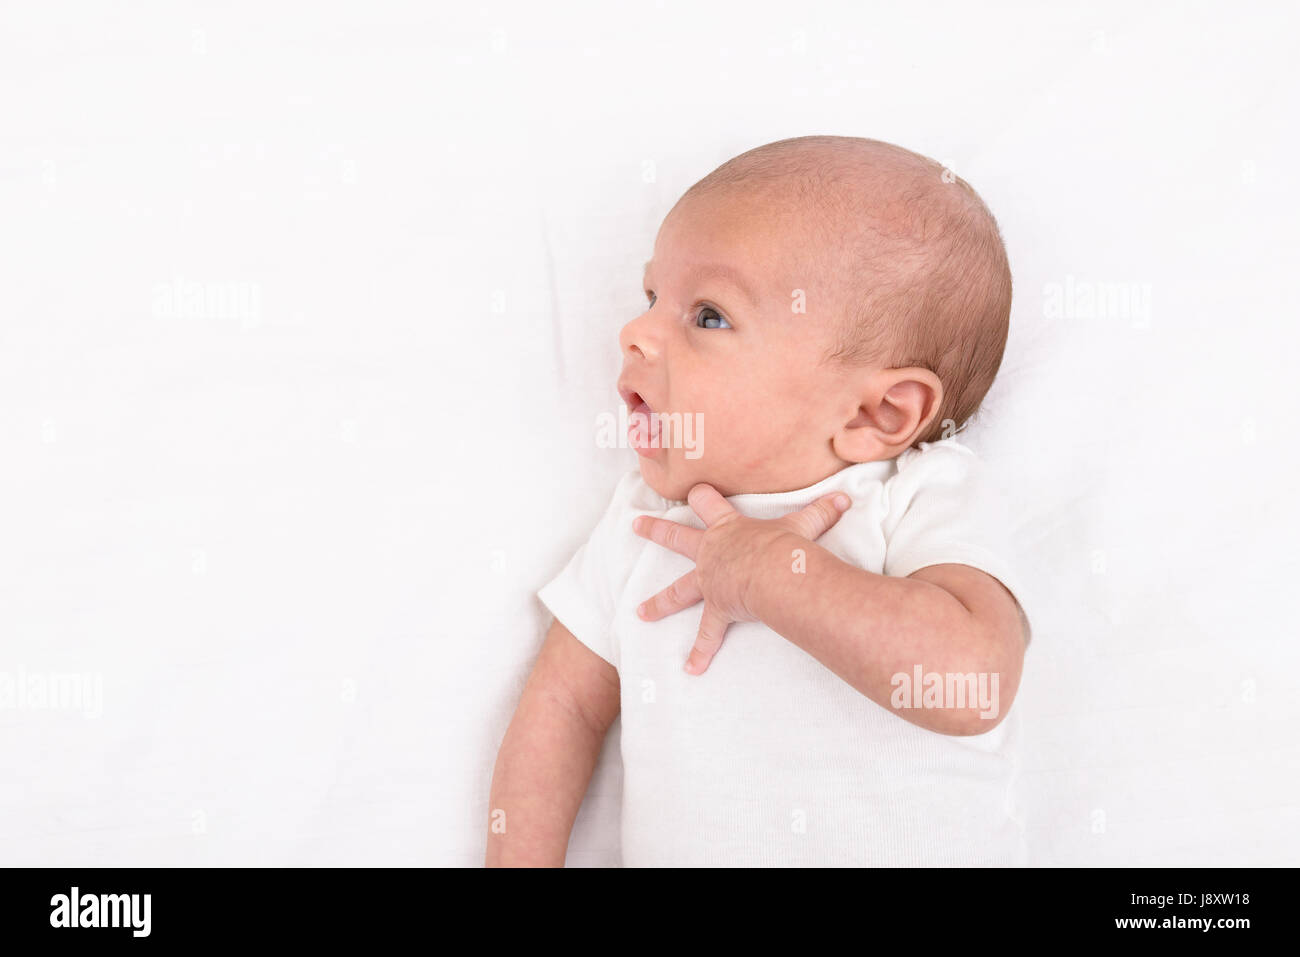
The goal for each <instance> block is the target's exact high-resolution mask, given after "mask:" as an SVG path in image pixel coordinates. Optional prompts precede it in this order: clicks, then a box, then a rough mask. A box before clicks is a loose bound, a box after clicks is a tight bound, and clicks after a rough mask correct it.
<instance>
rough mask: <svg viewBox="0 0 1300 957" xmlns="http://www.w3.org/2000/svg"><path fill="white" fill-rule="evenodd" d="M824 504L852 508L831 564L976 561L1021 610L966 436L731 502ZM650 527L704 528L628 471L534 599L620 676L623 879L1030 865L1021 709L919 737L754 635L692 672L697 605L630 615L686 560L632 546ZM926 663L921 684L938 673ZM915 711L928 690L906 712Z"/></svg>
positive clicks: (836, 535) (774, 511)
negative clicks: (777, 869)
mask: <svg viewBox="0 0 1300 957" xmlns="http://www.w3.org/2000/svg"><path fill="white" fill-rule="evenodd" d="M832 491H844V492H847V493H848V494H849V495H850V496H851V498H852V500H853V503H852V506H851V507H850V509H849V511H848V512H847V513H845V514H844V515H843V516H842V517H841V518H840V520H839V522H838V524H836V525H835V527H834V528H832V529H831V530H830V531H828V532H827V533H826V534H825V535H823V536H822V537H821V538H820V539H819V540H818V544H819V545H822V546H823V547H825V548H826V549H828V550H829V551H831V552H832V553H834V554H835V555H836V556H838V557H839V558H841V559H843V560H845V561H848V562H850V563H852V564H854V565H856V566H858V567H860V568H864V569H867V570H869V571H872V572H876V573H881V574H886V575H895V576H905V575H909V574H911V573H912V572H914V571H917V570H918V569H921V568H924V567H926V566H928V565H937V564H946V563H960V564H965V565H972V566H975V567H977V568H980V569H982V570H984V571H986V572H988V573H989V574H991V575H993V576H994V577H995V578H997V579H999V580H1000V581H1001V582H1002V583H1003V584H1004V585H1006V586H1007V588H1008V589H1009V590H1010V591H1011V592H1012V594H1014V595H1015V596H1016V598H1017V599H1018V600H1020V601H1021V605H1022V609H1023V608H1024V596H1023V595H1022V594H1021V592H1020V591H1019V590H1018V584H1017V582H1016V580H1015V578H1014V576H1013V574H1012V573H1011V571H1010V569H1009V568H1007V566H1006V565H1004V564H1003V561H1002V559H1001V557H1000V555H1001V554H1003V552H1002V551H1001V548H1002V546H1001V545H1000V543H999V537H1000V534H1001V529H1002V525H1001V523H1000V521H999V520H998V516H997V513H996V512H990V507H991V506H994V505H997V504H999V500H998V498H997V497H996V496H995V495H993V494H992V490H990V489H987V488H983V487H982V485H981V482H980V480H979V471H978V461H977V459H976V458H975V456H974V454H973V453H972V452H971V451H970V450H969V449H967V448H966V447H965V446H963V445H961V444H959V443H958V441H957V439H955V438H951V439H945V440H943V441H941V442H934V443H925V444H923V445H921V446H920V447H918V448H916V449H909V450H908V451H907V452H904V453H903V454H902V455H901V456H899V457H898V458H897V459H893V460H887V461H881V462H868V463H863V464H859V465H852V466H849V467H847V468H845V469H843V470H841V471H839V472H837V473H835V474H834V475H832V476H830V477H829V478H826V479H824V480H823V481H821V482H819V483H817V484H816V485H813V486H811V487H809V488H806V489H802V490H799V491H795V492H780V493H773V494H744V495H733V496H731V497H730V498H729V499H728V501H729V502H730V503H731V505H732V506H733V507H734V508H735V509H736V510H737V511H739V512H740V513H742V514H744V515H748V516H751V517H754V518H777V517H779V516H781V515H785V514H787V513H789V512H792V511H796V510H798V509H799V508H801V507H803V506H804V505H807V504H809V503H810V502H812V501H813V500H815V499H817V498H819V497H820V496H822V495H825V494H827V493H828V492H832ZM638 515H653V516H659V517H662V518H666V519H669V520H670V521H674V522H679V523H681V524H685V525H690V526H692V527H695V528H703V527H704V525H703V522H702V521H701V520H700V519H699V517H698V516H697V515H696V514H695V512H694V511H693V510H692V509H691V508H690V506H689V505H687V504H686V503H685V502H677V501H671V500H667V499H664V498H663V497H662V496H660V495H659V494H658V493H656V492H655V491H654V490H653V489H651V488H650V487H649V486H648V485H647V484H646V483H645V481H644V480H643V479H642V478H641V475H640V473H639V472H636V471H633V472H629V473H628V474H627V475H625V476H624V477H623V479H621V480H620V482H619V484H618V486H617V488H616V489H615V492H614V496H613V500H612V501H611V503H610V506H609V508H608V509H607V511H606V513H605V515H604V517H603V518H602V519H601V521H600V523H599V524H598V525H597V527H596V529H595V530H594V531H593V533H592V535H591V538H590V540H589V541H588V542H587V543H586V544H585V545H583V547H582V548H581V549H579V550H578V552H577V553H576V554H575V555H574V556H573V558H572V559H571V560H570V562H569V563H568V565H567V566H566V567H565V569H564V570H563V571H562V572H561V573H560V574H559V575H558V576H557V577H556V578H555V579H554V580H552V581H551V582H549V583H548V584H547V585H546V586H545V587H543V588H542V589H541V590H540V591H539V593H538V596H539V597H540V598H541V600H542V602H543V603H544V604H545V605H546V607H547V608H548V609H549V610H550V611H551V612H552V614H554V615H555V617H556V618H557V619H558V620H559V621H560V622H561V623H562V624H564V626H565V627H566V628H568V629H569V631H571V632H572V633H573V634H574V636H576V637H577V639H578V640H579V641H581V642H582V643H583V644H585V645H586V646H587V647H589V648H590V649H591V650H592V651H594V652H595V653H596V654H598V655H600V656H601V657H602V658H604V659H605V660H607V661H609V662H610V663H611V664H612V665H613V666H614V667H615V668H616V669H617V670H618V673H619V678H620V683H621V698H622V702H621V703H622V710H621V715H620V718H621V721H620V724H621V740H620V745H621V752H622V758H623V808H622V832H623V863H624V865H625V866H630V867H639V866H675V865H680V866H712V865H718V866H817V865H825V866H845V865H893V866H908V865H927V866H945V865H1019V864H1023V863H1024V861H1025V857H1024V854H1025V850H1024V835H1023V827H1022V824H1021V820H1020V816H1019V812H1018V809H1017V807H1016V805H1015V792H1014V784H1015V771H1016V741H1017V738H1018V734H1017V729H1018V715H1017V713H1016V711H1015V710H1014V709H1012V711H1011V712H1010V713H1009V714H1007V716H1006V717H1005V719H1004V720H1003V721H1002V722H1001V723H1000V724H998V725H997V726H996V727H994V728H993V729H992V730H991V731H988V732H986V733H984V734H980V735H972V736H965V737H961V736H949V735H943V734H939V733H937V732H934V731H927V730H925V729H923V728H920V727H918V726H916V725H915V724H912V723H910V722H908V721H905V720H903V719H902V718H900V717H898V715H897V714H895V713H893V712H892V711H891V710H889V709H887V708H884V707H882V706H881V705H878V704H876V703H875V702H873V701H871V700H870V699H869V698H867V697H865V696H864V695H862V694H861V693H860V692H858V691H855V690H854V689H853V688H852V687H851V686H850V685H849V684H848V683H847V682H845V681H844V680H843V679H841V678H840V677H839V676H837V675H836V674H834V673H833V672H832V671H830V670H829V669H828V668H826V667H825V666H824V665H822V664H821V663H820V662H818V661H817V660H816V659H814V658H813V657H812V656H811V655H809V654H807V653H806V652H804V651H802V650H801V649H800V648H798V647H797V646H795V645H794V644H792V643H791V642H789V641H787V640H786V639H785V638H782V637H781V636H780V635H778V634H777V633H776V632H774V631H772V630H771V629H770V628H768V627H767V626H766V625H763V624H762V623H760V622H746V623H741V624H733V625H731V627H730V628H729V629H728V631H727V635H726V639H725V641H724V642H723V645H722V648H721V649H720V650H719V652H718V654H717V656H716V657H715V658H714V660H713V662H712V664H711V665H710V667H709V670H708V671H706V672H705V673H704V674H703V675H698V676H693V675H689V674H687V673H686V672H685V671H684V670H683V669H682V665H683V663H684V662H685V660H686V657H687V655H688V653H689V652H690V649H691V646H692V645H693V644H694V642H695V637H696V632H697V630H698V628H699V624H700V616H701V612H702V610H703V605H702V604H699V605H696V606H694V607H692V608H689V609H687V610H685V611H681V612H678V613H677V614H675V615H671V616H669V617H668V618H665V619H663V620H661V621H657V622H645V621H642V620H641V619H640V618H638V617H637V614H636V607H637V605H638V604H639V603H640V602H642V601H644V600H645V599H647V598H649V597H650V596H652V595H654V594H655V593H656V592H658V591H659V590H660V589H662V588H664V587H666V586H667V585H669V584H670V583H672V582H673V581H674V580H675V579H676V578H678V577H679V576H681V575H682V574H684V573H686V572H688V571H690V569H691V568H692V567H693V563H692V562H691V560H690V559H688V558H685V557H684V556H682V555H678V554H677V553H675V552H672V551H670V550H668V549H666V548H664V547H662V546H660V545H656V544H654V543H652V542H649V541H647V540H646V539H643V538H641V537H639V536H638V535H636V533H634V532H633V531H632V520H633V519H634V518H635V517H636V516H638ZM916 665H917V666H919V668H918V670H917V672H916V675H915V677H919V676H920V674H921V673H922V672H931V671H932V670H933V669H931V668H930V667H929V665H928V663H926V662H924V661H922V662H917V663H916ZM909 677H914V676H909ZM920 698H921V691H920V689H919V688H917V689H916V691H915V695H914V696H913V697H912V698H910V699H907V700H911V701H912V702H913V704H916V703H917V702H919V701H920Z"/></svg>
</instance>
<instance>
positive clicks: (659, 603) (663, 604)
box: [636, 568, 704, 621]
mask: <svg viewBox="0 0 1300 957" xmlns="http://www.w3.org/2000/svg"><path fill="white" fill-rule="evenodd" d="M703 597H704V595H703V594H702V593H701V592H700V581H699V579H698V578H696V577H695V569H693V568H692V569H691V570H690V571H688V572H687V573H686V574H685V575H683V576H682V577H681V578H679V579H677V581H675V582H673V583H672V584H671V585H669V586H668V587H667V588H665V589H664V590H663V591H661V592H659V593H658V594H656V595H654V596H652V597H650V598H647V599H646V600H645V601H643V602H642V603H641V605H640V607H638V608H637V610H636V611H637V614H638V615H640V616H641V617H642V618H643V619H645V620H646V621H658V620H659V619H660V618H664V617H666V616H668V615H672V614H675V613H676V612H679V611H681V610H682V609H683V608H690V607H691V606H692V605H694V604H695V603H696V602H698V601H699V600H700V599H701V598H703Z"/></svg>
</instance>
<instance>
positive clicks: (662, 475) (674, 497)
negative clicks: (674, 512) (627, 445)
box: [638, 450, 703, 502]
mask: <svg viewBox="0 0 1300 957" xmlns="http://www.w3.org/2000/svg"><path fill="white" fill-rule="evenodd" d="M664 451H665V452H666V451H667V450H664ZM638 464H639V465H640V466H641V478H642V479H644V480H645V484H646V485H649V486H650V487H651V488H652V489H654V490H655V492H656V493H658V494H659V495H661V496H663V497H664V498H666V499H669V500H671V501H674V502H684V501H686V493H687V492H689V491H690V490H691V489H692V488H693V487H694V486H695V485H697V484H699V482H701V481H703V479H696V478H692V477H691V476H689V475H684V474H682V473H683V471H684V470H682V469H681V468H679V467H674V466H680V463H675V462H671V461H670V460H669V459H668V456H667V455H664V454H662V453H661V454H660V455H659V456H656V457H654V458H647V457H644V456H638Z"/></svg>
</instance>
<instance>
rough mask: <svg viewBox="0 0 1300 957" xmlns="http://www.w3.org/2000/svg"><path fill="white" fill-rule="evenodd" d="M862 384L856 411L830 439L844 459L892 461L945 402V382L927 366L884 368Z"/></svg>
mask: <svg viewBox="0 0 1300 957" xmlns="http://www.w3.org/2000/svg"><path fill="white" fill-rule="evenodd" d="M864 385H865V387H864V388H863V389H862V391H861V393H860V396H861V397H860V399H859V402H858V408H857V414H856V415H855V416H854V417H853V418H852V419H851V420H850V421H848V422H846V423H844V425H843V426H842V427H841V428H840V430H839V431H838V432H837V433H836V434H835V436H834V437H833V438H832V439H831V446H832V448H834V450H835V454H836V455H838V456H839V457H840V458H841V459H843V460H844V461H846V462H876V461H879V460H881V459H892V458H894V457H895V456H897V455H899V454H901V453H902V452H904V451H906V450H907V449H909V448H911V447H912V443H913V442H915V441H916V440H917V439H918V438H920V437H921V436H922V435H923V434H925V430H926V429H927V428H928V427H929V425H930V423H931V422H932V421H934V417H935V416H936V415H938V414H939V406H940V404H941V403H942V402H943V384H942V383H941V382H940V381H939V377H938V376H937V375H935V374H934V373H933V372H931V371H930V370H929V369H922V368H919V367H912V368H907V369H882V370H880V371H878V372H876V373H874V374H872V375H871V376H870V378H869V379H868V381H867V382H866V383H865V384H864Z"/></svg>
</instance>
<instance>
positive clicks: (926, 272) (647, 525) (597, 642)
mask: <svg viewBox="0 0 1300 957" xmlns="http://www.w3.org/2000/svg"><path fill="white" fill-rule="evenodd" d="M645 292H646V298H647V305H646V308H645V311H644V312H642V313H641V315H639V316H637V317H636V318H635V319H633V320H632V321H631V322H629V323H628V324H627V325H626V326H624V327H623V330H622V333H621V334H620V338H619V341H620V344H621V347H622V355H623V372H622V375H621V377H620V379H619V383H618V389H619V393H620V394H621V396H622V398H623V400H624V402H626V404H627V406H628V408H629V411H630V412H631V413H633V415H632V427H631V439H632V443H633V444H634V446H635V447H636V451H637V453H638V457H639V459H638V461H639V469H638V470H636V471H631V472H629V473H628V474H627V475H626V476H624V478H623V479H622V480H621V481H620V482H619V484H618V486H617V488H616V489H615V491H614V495H613V500H612V502H611V503H610V505H609V508H608V509H607V511H606V512H605V515H604V517H603V518H602V519H601V521H600V523H599V524H598V525H597V527H596V529H595V530H594V532H593V533H592V535H591V538H590V540H589V541H588V542H587V543H586V544H585V545H584V546H583V547H582V548H581V549H580V550H579V551H578V552H577V554H576V555H574V557H573V559H572V560H571V561H570V562H569V564H568V566H567V567H566V568H565V569H564V570H563V572H562V573H561V574H560V575H559V576H558V577H557V578H555V579H554V580H553V581H551V582H550V583H549V584H547V585H546V586H545V587H544V588H542V589H541V591H540V592H539V597H540V598H541V600H542V601H543V603H544V604H545V605H546V606H547V608H548V609H549V610H550V611H551V612H552V613H553V614H554V616H555V620H554V622H553V624H552V625H551V627H550V630H549V631H548V633H547V635H546V639H545V642H544V643H543V646H542V649H541V653H540V655H539V657H538V659H537V662H536V664H535V665H534V667H533V671H532V674H531V676H530V678H529V680H528V682H527V685H526V686H525V688H524V691H523V694H522V697H521V699H520V702H519V706H518V709H517V710H516V712H515V715H514V719H513V720H512V722H511V724H510V727H509V729H508V731H507V732H506V736H505V739H504V740H503V742H502V744H501V749H500V753H499V754H498V757H497V762H496V769H495V772H494V775H493V780H492V793H491V813H490V816H489V818H490V824H489V836H488V847H487V862H488V864H489V865H562V864H563V863H564V860H565V852H566V848H567V844H568V840H569V833H570V829H571V828H572V825H573V821H574V818H575V816H576V814H577V812H578V808H579V806H580V805H581V803H582V799H583V795H584V793H585V791H586V788H587V784H588V781H589V780H590V777H591V773H592V769H593V767H594V765H595V763H596V759H597V756H598V754H599V752H600V750H601V746H602V742H603V740H604V738H605V735H606V733H607V731H608V730H609V728H610V727H611V725H613V724H614V721H615V719H616V718H619V717H621V728H620V733H621V739H620V745H621V752H622V758H623V775H624V777H623V807H622V832H623V844H622V854H623V863H624V865H626V866H659V865H704V866H713V865H744V866H768V865H775V866H783V865H784V866H788V865H796V866H803V865H814V866H815V865H823V866H839V865H959V864H960V865H1013V864H1020V863H1023V862H1024V846H1023V832H1022V826H1021V822H1020V818H1019V816H1018V814H1017V812H1016V810H1015V808H1014V806H1013V801H1012V797H1013V791H1012V785H1013V777H1014V771H1015V734H1014V728H1015V724H1016V722H1015V721H1014V718H1013V719H1011V720H1007V715H1008V711H1009V709H1010V707H1011V703H1012V700H1013V699H1014V696H1015V693H1016V689H1017V686H1018V684H1019V681H1020V674H1021V668H1022V664H1023V661H1024V654H1025V649H1026V647H1027V645H1028V643H1029V637H1030V631H1029V623H1028V619H1027V618H1026V617H1025V614H1024V612H1023V611H1022V610H1021V607H1020V603H1019V601H1018V600H1017V595H1018V594H1019V592H1018V586H1017V584H1016V582H1015V580H1014V576H1013V574H1012V572H1011V571H1010V569H1009V568H1008V567H1007V566H1006V565H1005V564H1003V560H1002V558H1001V557H1000V554H1002V552H1001V548H1000V546H999V545H998V544H997V536H998V531H999V528H1000V524H1001V523H1000V522H999V521H997V520H996V519H995V518H993V517H992V516H991V515H990V513H989V511H988V505H989V499H988V497H986V496H985V495H984V493H982V492H981V491H980V478H979V471H978V469H977V461H976V459H975V457H974V456H973V455H972V454H971V452H970V451H969V450H968V449H967V448H966V447H965V446H963V445H961V444H960V443H959V442H958V440H957V439H956V438H955V437H954V435H955V432H956V431H957V429H958V428H960V427H961V426H963V425H964V424H965V422H966V420H967V419H968V417H969V416H970V415H971V414H972V413H973V412H974V411H975V410H976V408H977V407H978V406H979V404H980V402H981V400H982V399H983V397H984V395H985V393H986V392H987V391H988V389H989V386H990V384H991V383H992V382H993V378H994V376H995V375H996V373H997V370H998V366H999V364H1000V363H1001V359H1002V352H1003V347H1004V345H1005V343H1006V338H1007V326H1008V317H1009V313H1010V308H1011V274H1010V270H1009V268H1008V264H1007V256H1006V251H1005V248H1004V246H1003V243H1002V238H1001V235H1000V233H999V231H998V227H997V224H996V222H995V221H994V219H993V217H992V215H991V214H990V213H989V211H988V210H987V208H986V207H985V206H984V204H983V202H982V201H981V200H980V199H979V197H978V196H977V195H976V194H975V192H974V191H973V190H972V189H971V188H970V186H968V185H967V184H966V183H965V182H964V181H962V180H961V179H960V178H958V177H956V176H954V175H953V174H952V172H951V171H950V170H946V169H944V168H943V167H942V166H940V165H939V164H937V163H935V162H933V161H932V160H929V159H926V158H924V157H922V156H919V155H917V154H915V153H912V152H910V151H908V150H905V149H902V148H900V147H897V146H892V145H889V144H887V143H882V142H878V141H875V140H865V139H856V138H850V137H834V136H810V137H802V138H799V139H791V140H782V141H780V142H777V143H771V144H768V145H766V146H761V147H759V148H757V149H754V150H750V151H749V152H747V153H744V154H742V155H740V156H738V157H736V158H734V159H732V160H730V161H729V162H727V163H725V164H724V165H723V166H721V167H719V168H718V169H717V170H715V171H714V172H712V173H711V174H709V175H708V176H707V177H705V178H704V179H703V180H701V181H700V182H698V183H696V184H695V185H694V186H693V187H691V189H690V190H688V191H687V192H686V194H685V195H684V196H683V197H682V198H681V199H680V200H679V201H678V203H677V205H676V206H674V207H673V209H672V210H671V212H669V214H668V216H667V218H666V219H665V220H664V222H663V224H662V226H661V227H660V230H659V234H658V237H657V238H656V240H655V246H654V255H653V258H652V259H651V260H650V262H649V263H647V264H646V272H645ZM684 416H689V417H692V419H693V421H695V422H696V423H697V424H698V428H697V429H696V430H695V431H694V437H695V441H694V442H692V443H690V447H689V448H683V447H680V446H681V443H676V442H672V441H664V439H665V436H666V434H667V433H669V432H672V431H673V429H672V428H671V426H673V425H676V424H679V423H680V422H681V419H682V417H684ZM680 431H681V430H680V428H679V429H678V432H679V433H680Z"/></svg>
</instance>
